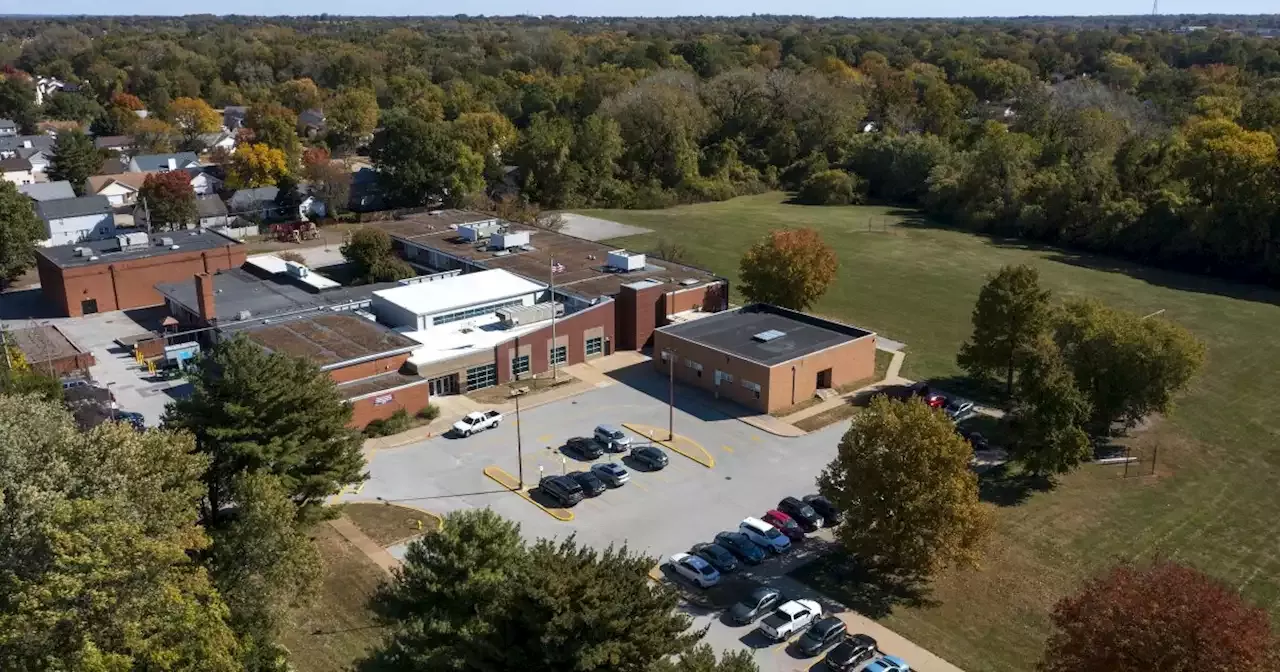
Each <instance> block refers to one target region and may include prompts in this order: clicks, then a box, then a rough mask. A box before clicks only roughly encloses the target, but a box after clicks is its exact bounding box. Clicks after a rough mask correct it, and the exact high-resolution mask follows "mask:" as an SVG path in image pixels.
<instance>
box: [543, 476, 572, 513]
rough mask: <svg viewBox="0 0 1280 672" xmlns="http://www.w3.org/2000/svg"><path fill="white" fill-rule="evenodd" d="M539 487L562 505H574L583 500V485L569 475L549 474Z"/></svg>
mask: <svg viewBox="0 0 1280 672" xmlns="http://www.w3.org/2000/svg"><path fill="white" fill-rule="evenodd" d="M538 487H539V488H542V491H543V492H544V493H546V494H547V496H548V497H551V498H552V499H554V500H556V501H557V502H560V505H561V506H566V507H568V506H573V505H574V504H577V503H578V502H581V501H582V486H581V485H578V482H577V481H575V480H573V479H572V478H569V477H568V476H548V477H546V478H544V479H542V482H541V483H539V484H538Z"/></svg>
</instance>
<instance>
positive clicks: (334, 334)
mask: <svg viewBox="0 0 1280 672" xmlns="http://www.w3.org/2000/svg"><path fill="white" fill-rule="evenodd" d="M262 322H263V323H260V324H258V325H256V326H253V327H248V328H245V329H240V330H238V333H242V334H244V335H245V336H247V337H248V338H249V340H251V341H253V342H254V343H257V344H258V345H260V346H262V347H263V348H265V349H267V350H268V351H270V352H280V353H284V354H286V355H292V356H294V357H302V358H303V359H306V360H308V361H310V362H312V363H314V364H316V365H318V366H320V367H322V368H323V367H333V366H334V365H337V364H342V363H345V362H350V361H352V360H359V359H369V358H373V357H376V356H378V355H391V354H395V353H399V352H409V351H410V350H412V349H413V348H414V347H416V346H417V345H418V343H417V341H414V340H412V339H410V338H408V337H405V336H402V335H400V334H398V333H396V332H395V331H393V330H391V329H390V328H388V327H385V326H383V325H381V324H378V323H377V322H374V321H372V320H367V319H365V318H363V317H360V316H359V315H356V314H354V313H351V312H337V313H335V312H324V313H311V314H309V315H303V316H300V317H296V318H284V319H281V320H263V321H262Z"/></svg>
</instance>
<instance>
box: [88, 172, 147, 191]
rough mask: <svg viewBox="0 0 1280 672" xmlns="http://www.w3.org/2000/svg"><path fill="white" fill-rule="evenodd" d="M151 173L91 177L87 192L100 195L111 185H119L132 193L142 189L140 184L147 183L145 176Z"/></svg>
mask: <svg viewBox="0 0 1280 672" xmlns="http://www.w3.org/2000/svg"><path fill="white" fill-rule="evenodd" d="M150 174H151V173H117V174H115V175H91V176H89V180H88V184H89V192H90V193H94V194H97V193H101V192H102V190H103V189H106V188H107V186H109V185H111V184H119V185H121V186H124V187H128V188H129V189H132V190H134V191H137V190H139V189H141V188H142V183H143V182H146V181H147V176H148V175H150Z"/></svg>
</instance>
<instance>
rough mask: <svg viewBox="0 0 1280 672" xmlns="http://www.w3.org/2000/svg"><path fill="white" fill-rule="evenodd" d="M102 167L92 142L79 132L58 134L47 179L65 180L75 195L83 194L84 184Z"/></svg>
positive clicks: (100, 159)
mask: <svg viewBox="0 0 1280 672" xmlns="http://www.w3.org/2000/svg"><path fill="white" fill-rule="evenodd" d="M101 167H102V155H101V154H100V153H98V148H96V147H94V146H93V140H90V139H89V136H87V135H85V134H84V133H81V132H80V131H66V132H63V133H59V134H58V139H57V141H55V142H54V144H53V160H51V161H50V162H49V171H48V172H49V179H50V180H53V181H55V182H57V181H61V180H66V181H67V182H70V183H71V188H72V189H74V190H75V192H76V195H77V196H79V195H82V194H84V189H85V182H87V181H88V180H89V176H90V175H97V174H98V169H99V168H101Z"/></svg>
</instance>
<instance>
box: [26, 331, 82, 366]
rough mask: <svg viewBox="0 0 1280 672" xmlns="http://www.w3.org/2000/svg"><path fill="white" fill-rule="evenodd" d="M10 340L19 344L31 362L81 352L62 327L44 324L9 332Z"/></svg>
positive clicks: (70, 355)
mask: <svg viewBox="0 0 1280 672" xmlns="http://www.w3.org/2000/svg"><path fill="white" fill-rule="evenodd" d="M7 333H8V338H9V342H10V343H12V344H13V345H15V346H17V348H18V349H19V350H21V351H22V354H23V355H26V357H27V361H28V362H31V363H33V364H34V363H36V362H47V361H49V360H52V359H62V358H63V357H74V356H76V355H78V354H80V353H81V352H84V351H83V350H81V349H80V348H77V347H76V346H75V344H74V343H72V342H71V341H70V339H68V338H67V335H66V334H64V333H62V330H61V329H58V328H57V327H55V326H53V325H50V324H44V325H39V326H35V327H27V328H26V329H14V330H12V331H9V332H7Z"/></svg>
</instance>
